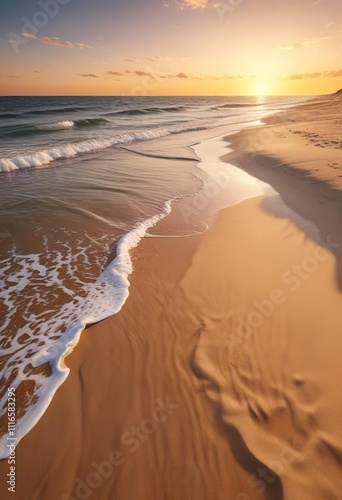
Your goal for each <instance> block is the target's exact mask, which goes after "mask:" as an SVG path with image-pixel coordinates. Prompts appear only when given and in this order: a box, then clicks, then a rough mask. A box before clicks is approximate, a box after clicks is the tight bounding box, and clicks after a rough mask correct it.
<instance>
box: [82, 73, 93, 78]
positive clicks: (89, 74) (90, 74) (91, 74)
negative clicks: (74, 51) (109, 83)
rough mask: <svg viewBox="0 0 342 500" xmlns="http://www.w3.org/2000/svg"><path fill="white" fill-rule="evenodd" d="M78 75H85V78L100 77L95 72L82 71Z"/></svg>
mask: <svg viewBox="0 0 342 500" xmlns="http://www.w3.org/2000/svg"><path fill="white" fill-rule="evenodd" d="M77 76H83V77H84V78H98V76H97V75H94V73H81V74H78V75H77Z"/></svg>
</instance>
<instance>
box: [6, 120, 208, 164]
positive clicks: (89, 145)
mask: <svg viewBox="0 0 342 500" xmlns="http://www.w3.org/2000/svg"><path fill="white" fill-rule="evenodd" d="M215 125H216V123H213V122H206V123H201V124H198V123H190V124H187V125H181V126H180V125H178V126H171V127H165V128H153V129H152V128H151V129H145V130H136V131H132V132H126V133H122V134H118V135H116V136H113V137H103V138H99V139H92V140H88V141H81V142H76V143H70V144H63V145H60V146H56V147H52V148H49V149H44V150H40V151H36V152H33V153H30V154H26V155H20V156H16V157H13V158H2V159H0V172H11V171H14V170H18V169H23V168H28V167H40V166H43V165H49V164H50V163H52V162H53V161H56V160H61V159H64V158H72V157H74V156H77V155H79V154H85V153H92V152H94V151H99V150H101V149H107V148H110V147H111V146H116V145H121V144H130V143H132V142H138V141H139V142H140V141H147V140H150V139H158V138H160V137H166V136H168V135H173V134H180V133H182V132H191V131H196V130H205V129H208V128H212V127H213V126H215Z"/></svg>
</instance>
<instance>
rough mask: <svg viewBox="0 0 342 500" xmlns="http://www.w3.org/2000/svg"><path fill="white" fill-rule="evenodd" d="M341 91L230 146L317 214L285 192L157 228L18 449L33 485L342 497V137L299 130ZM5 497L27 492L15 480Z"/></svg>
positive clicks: (235, 498) (150, 493)
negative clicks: (175, 234) (111, 312)
mask: <svg viewBox="0 0 342 500" xmlns="http://www.w3.org/2000/svg"><path fill="white" fill-rule="evenodd" d="M331 99H333V98H331ZM324 102H325V106H326V108H327V109H325V111H324V112H323V111H322V113H321V116H320V117H319V120H318V121H317V120H316V121H315V120H311V122H310V121H309V115H310V112H309V111H308V109H305V107H302V109H301V111H300V112H301V113H303V115H302V122H301V121H300V116H299V115H296V116H297V118H296V122H291V123H287V122H286V118H284V121H283V122H282V123H281V125H280V126H279V125H278V126H276V127H274V125H272V126H271V125H269V124H266V126H264V128H259V129H251V130H250V131H248V132H242V133H240V134H238V135H237V136H235V137H234V138H233V139H232V138H231V137H230V138H229V141H232V140H233V146H234V150H235V152H234V153H229V154H228V156H227V157H225V158H224V160H225V161H229V162H233V163H234V162H235V163H236V164H238V165H239V167H240V168H243V169H245V170H247V171H249V172H250V173H252V175H254V176H256V177H259V178H260V179H262V180H264V181H266V182H268V183H269V184H271V185H273V187H275V189H276V190H277V191H278V192H279V193H280V195H281V197H282V199H283V200H284V201H285V203H286V205H287V206H288V207H290V208H292V209H293V210H295V212H297V214H300V215H301V216H302V217H306V218H309V219H310V220H312V221H313V222H314V223H315V225H316V227H317V228H318V231H316V232H315V230H314V228H313V227H312V225H310V224H306V223H305V220H303V218H301V217H299V218H296V217H294V216H293V212H291V211H289V210H288V209H287V208H286V206H285V205H284V204H283V202H282V201H281V199H280V198H279V197H278V196H269V197H256V198H253V199H249V200H246V201H243V202H242V203H239V204H237V205H235V206H232V207H229V208H226V209H224V210H222V211H220V213H219V214H218V215H217V217H216V219H215V221H214V223H213V224H212V225H211V226H210V228H209V230H208V231H207V232H205V233H204V234H202V235H198V236H192V237H185V238H145V239H144V240H143V241H142V242H141V244H140V245H139V246H138V247H137V248H136V249H135V250H134V252H133V263H134V269H135V270H134V273H133V275H132V276H131V278H130V280H131V288H130V296H129V298H128V300H127V302H126V304H125V305H124V307H123V309H122V310H121V311H120V313H118V314H117V315H115V316H113V317H112V318H110V319H108V320H106V321H103V322H101V323H99V324H98V325H95V326H93V327H91V328H89V329H87V330H86V331H85V332H83V334H82V337H81V340H80V342H79V344H78V346H77V348H76V349H75V351H74V352H73V353H72V354H71V355H70V356H69V357H68V358H67V359H66V360H65V363H66V365H67V366H69V367H70V369H71V371H70V375H69V377H68V379H67V380H66V382H65V383H64V384H63V385H62V386H61V388H60V389H59V390H58V391H57V393H56V395H55V397H54V398H53V400H52V402H51V404H50V406H49V408H48V409H47V411H46V413H45V415H44V416H43V418H42V419H41V421H40V422H39V423H38V424H37V425H36V427H35V428H34V429H33V430H32V431H31V432H30V433H29V434H28V435H27V436H26V437H25V438H24V439H23V440H22V442H21V443H20V444H19V446H18V448H17V450H16V453H17V470H16V473H17V492H16V496H17V498H20V500H21V499H24V498H25V499H26V498H30V499H37V500H38V499H39V500H41V499H49V500H50V499H60V498H61V499H63V500H66V499H70V498H79V499H86V498H91V499H113V498H115V499H118V500H121V499H122V500H126V499H127V500H131V499H135V498H139V499H146V500H147V499H158V500H159V499H161V500H163V499H172V500H174V499H186V498H189V497H190V496H192V497H193V498H195V499H196V500H202V499H203V500H207V499H217V500H221V499H222V500H223V499H224V500H226V499H232V500H254V499H275V500H277V499H282V498H285V499H288V500H293V499H297V498H298V499H301V500H302V499H303V500H306V499H307V500H309V499H310V500H312V499H313V498H314V499H315V500H316V499H317V500H321V499H322V500H323V499H339V498H341V493H340V492H341V489H342V480H341V461H342V438H341V433H340V423H341V415H342V402H341V397H340V390H339V381H340V380H341V375H342V373H341V372H342V368H341V364H340V358H339V353H340V352H341V347H342V345H341V344H342V340H341V335H340V331H341V325H342V309H341V300H342V297H341V291H340V280H339V262H340V259H339V256H340V251H341V250H340V249H341V244H342V237H340V236H341V234H340V231H341V229H339V228H341V227H342V226H341V224H340V218H341V215H340V214H341V213H342V212H341V210H340V200H341V195H340V193H341V191H340V188H341V185H340V184H339V179H342V178H339V177H338V175H339V174H338V173H337V168H336V169H333V168H330V166H329V164H330V163H337V164H338V165H339V166H340V168H341V170H342V164H341V150H340V149H338V148H337V146H336V144H334V145H332V143H329V144H326V145H325V146H324V148H323V146H322V147H321V146H320V147H316V146H314V145H313V146H312V145H308V144H307V142H310V141H308V139H307V138H305V137H303V136H301V135H300V134H294V133H293V132H291V131H290V130H289V129H291V128H294V129H295V130H297V129H298V130H301V128H300V127H301V126H302V127H304V126H305V131H306V133H310V134H311V133H312V134H318V133H319V132H318V131H316V130H317V127H320V130H321V127H322V126H323V125H322V124H323V123H326V129H325V130H326V132H325V133H326V134H327V136H328V127H330V129H331V113H333V112H334V111H333V109H332V107H331V106H330V105H328V104H327V103H328V102H329V103H330V100H329V99H326V101H324ZM337 102H338V103H339V102H340V101H339V100H338V99H336V103H337ZM339 105H340V104H339ZM310 106H318V108H317V109H320V110H322V107H319V106H321V105H319V104H317V103H316V104H313V105H311V104H310ZM310 106H309V107H310ZM322 106H323V105H322ZM329 106H330V107H329ZM332 106H334V107H335V108H336V107H337V105H336V104H333V105H332ZM310 109H311V108H310ZM296 113H297V112H296ZM298 113H299V111H298ZM305 113H306V115H305ZM315 114H316V115H317V113H315V112H312V117H314V116H315ZM293 116H294V115H293V111H291V113H290V117H292V118H290V119H293ZM336 119H338V118H336V117H333V118H332V120H336ZM301 124H302V125H301ZM295 127H296V128H295ZM266 129H267V133H268V137H269V132H270V131H271V137H272V140H268V142H267V141H265V140H263V141H262V140H260V137H261V136H260V131H261V130H263V131H265V130H266ZM336 130H337V129H334V134H335V133H337V131H336ZM263 133H264V132H263ZM320 133H321V134H323V132H320ZM262 137H265V136H262ZM246 140H248V141H249V142H246ZM334 140H335V139H334ZM339 140H340V139H339ZM331 142H332V141H331ZM247 144H249V145H250V146H249V149H248V147H247ZM251 153H252V154H251ZM304 158H305V163H304V164H303V162H304ZM279 164H280V165H281V167H280V168H279V167H278V165H279ZM328 167H329V168H328ZM317 169H318V170H317ZM328 172H331V173H330V174H329V175H330V177H329V178H327V176H328ZM311 181H314V182H311ZM178 203H182V202H178ZM179 213H180V211H179V210H177V204H175V205H174V207H173V211H172V213H171V215H170V216H169V217H167V218H166V219H164V220H163V221H162V222H161V223H159V224H158V226H156V227H155V228H154V230H153V233H154V234H169V233H170V228H171V227H174V226H175V225H177V224H179V223H180V222H181V221H179V220H178V218H179ZM7 469H8V464H7V462H6V461H3V462H2V463H1V464H0V474H1V476H2V477H5V474H6V473H7ZM1 498H13V494H12V493H9V492H7V493H6V491H5V488H4V486H3V485H1Z"/></svg>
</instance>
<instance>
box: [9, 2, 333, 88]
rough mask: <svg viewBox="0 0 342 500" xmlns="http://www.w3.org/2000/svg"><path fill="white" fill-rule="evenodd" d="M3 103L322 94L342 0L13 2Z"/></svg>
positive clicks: (328, 79) (330, 65)
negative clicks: (24, 98)
mask: <svg viewBox="0 0 342 500" xmlns="http://www.w3.org/2000/svg"><path fill="white" fill-rule="evenodd" d="M0 26H1V33H2V37H1V44H0V58H1V68H0V94H1V95H84V94H85V95H90V94H92V95H122V94H125V95H230V94H231V95H255V94H272V95H284V94H289V95H291V94H322V93H330V92H334V91H336V90H338V89H339V88H341V87H342V1H341V0H286V1H284V0H96V1H95V0H38V1H37V0H11V1H9V2H2V5H1V16H0Z"/></svg>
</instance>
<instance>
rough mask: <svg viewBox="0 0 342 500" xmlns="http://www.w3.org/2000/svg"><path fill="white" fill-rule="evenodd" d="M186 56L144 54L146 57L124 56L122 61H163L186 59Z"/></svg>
mask: <svg viewBox="0 0 342 500" xmlns="http://www.w3.org/2000/svg"><path fill="white" fill-rule="evenodd" d="M188 59H189V58H188V57H178V58H175V57H169V56H146V57H126V58H125V59H123V61H124V62H129V63H144V62H164V61H187V60H188Z"/></svg>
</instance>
